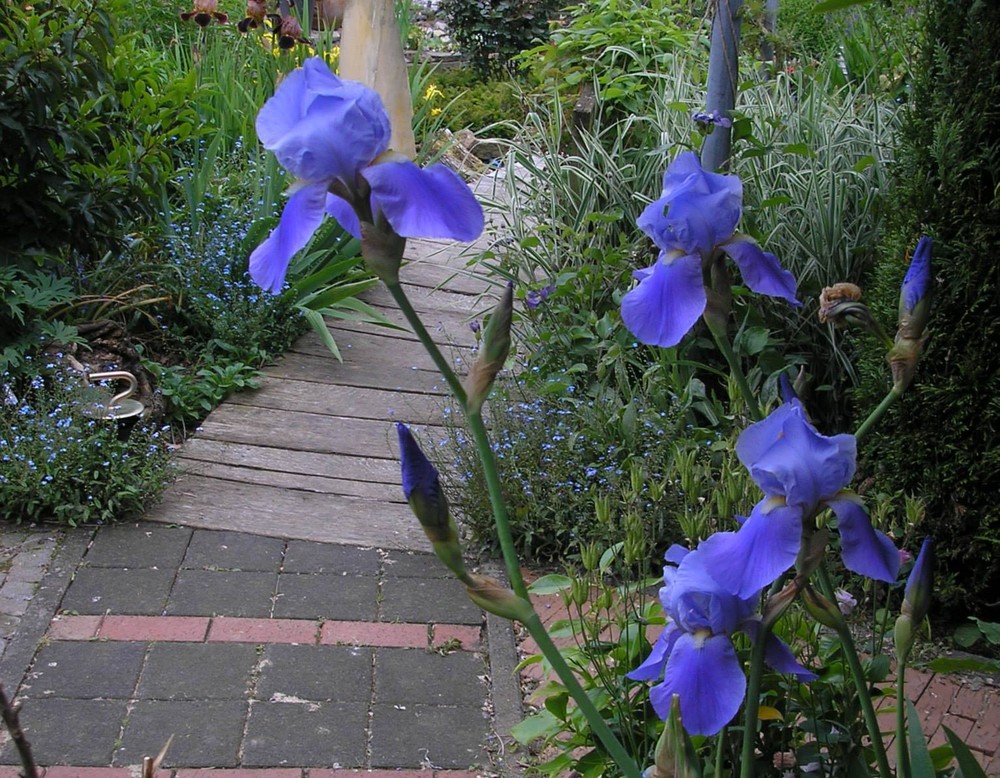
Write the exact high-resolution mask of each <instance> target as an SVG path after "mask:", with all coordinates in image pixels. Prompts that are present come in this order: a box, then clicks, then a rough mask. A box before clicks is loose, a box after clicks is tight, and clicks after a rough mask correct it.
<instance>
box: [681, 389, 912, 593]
mask: <svg viewBox="0 0 1000 778" xmlns="http://www.w3.org/2000/svg"><path fill="white" fill-rule="evenodd" d="M736 455H737V456H738V457H739V460H740V462H742V463H743V465H744V467H746V468H747V469H748V470H749V471H750V475H751V477H752V478H753V480H754V483H756V484H757V486H759V487H760V488H761V490H762V491H763V492H764V499H762V500H761V501H760V502H758V503H757V505H756V506H754V509H753V511H752V513H751V514H750V517H749V518H748V519H747V520H746V521H745V522H744V523H743V524H742V526H741V527H740V528H739V530H737V531H736V532H717V533H716V534H714V535H712V536H711V537H709V538H708V539H706V540H705V541H704V542H703V543H702V544H701V546H700V547H699V553H700V554H703V555H704V556H705V557H706V566H707V567H708V569H709V570H711V571H712V575H713V576H714V577H715V579H716V580H717V581H718V582H719V583H720V584H722V586H724V587H725V588H726V589H727V590H728V591H730V592H733V593H734V594H737V595H740V596H743V597H746V596H749V594H750V593H751V592H755V591H757V590H759V589H761V588H763V587H765V586H767V585H768V584H770V583H771V582H772V581H774V580H775V579H776V578H777V577H778V576H780V575H781V574H782V573H783V572H785V570H787V569H788V568H789V567H791V566H792V565H793V564H794V563H795V560H796V557H797V556H798V554H799V548H800V545H801V543H802V533H803V524H804V523H805V524H806V526H807V528H808V527H809V526H812V521H813V519H814V517H815V516H816V515H817V513H818V512H819V511H820V510H821V509H823V508H830V509H831V510H832V511H833V512H834V514H835V515H836V516H837V528H838V531H839V533H840V545H841V555H842V556H843V560H844V565H845V566H846V567H847V569H849V570H852V571H853V572H855V573H859V574H861V575H865V576H868V577H869V578H875V579H877V580H879V581H888V582H892V581H894V580H896V574H897V573H898V572H899V552H898V551H897V550H896V547H895V546H894V545H893V543H892V541H891V540H890V539H889V538H888V537H887V536H886V535H885V534H884V533H882V532H879V531H878V530H876V529H874V528H873V527H872V523H871V519H869V517H868V514H867V512H866V511H865V508H864V505H863V504H862V502H861V499H860V498H859V497H858V496H857V495H856V494H854V493H853V492H851V491H848V490H847V489H845V487H846V486H847V485H848V484H849V483H850V482H851V479H853V478H854V470H855V461H856V458H857V441H856V440H855V438H854V436H853V435H834V436H832V437H827V436H825V435H821V434H820V433H819V432H817V430H816V428H815V427H813V425H812V424H810V423H809V420H808V419H807V418H806V413H805V409H804V408H803V407H802V403H801V401H799V400H798V399H796V398H792V399H791V400H790V401H788V402H785V403H784V404H783V405H781V406H780V407H779V408H778V409H777V410H775V411H774V412H773V413H771V415H770V416H768V417H767V418H766V419H764V420H763V421H759V422H757V423H756V424H753V425H751V426H750V427H748V428H747V429H746V430H744V432H743V434H742V435H740V437H739V440H737V442H736Z"/></svg>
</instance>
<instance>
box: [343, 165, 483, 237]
mask: <svg viewBox="0 0 1000 778" xmlns="http://www.w3.org/2000/svg"><path fill="white" fill-rule="evenodd" d="M361 174H362V175H363V176H364V177H365V180H366V181H368V183H369V184H370V185H371V190H372V210H373V211H374V210H376V209H380V210H381V211H382V213H384V214H385V217H386V219H388V220H389V224H391V225H392V228H393V229H394V230H395V231H396V233H397V234H399V235H401V236H402V237H404V238H451V239H452V240H475V239H476V238H478V237H479V235H480V233H481V232H482V231H483V209H482V207H481V206H480V205H479V201H478V200H476V197H475V195H473V194H472V191H471V190H470V189H469V187H468V185H467V184H466V183H465V182H464V181H463V180H462V179H461V178H459V176H458V175H457V174H456V173H454V172H453V171H452V170H451V169H450V168H448V167H447V166H445V165H442V164H440V163H438V164H435V165H431V166H430V167H427V168H424V169H421V168H419V167H418V166H417V165H415V164H413V163H412V162H410V161H409V160H406V161H395V160H394V161H391V162H383V163H381V164H378V165H372V166H371V167H366V168H365V169H364V170H363V171H361Z"/></svg>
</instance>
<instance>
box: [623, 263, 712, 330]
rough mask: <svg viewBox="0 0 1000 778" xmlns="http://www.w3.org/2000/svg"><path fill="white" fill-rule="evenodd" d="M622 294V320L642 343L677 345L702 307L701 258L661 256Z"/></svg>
mask: <svg viewBox="0 0 1000 778" xmlns="http://www.w3.org/2000/svg"><path fill="white" fill-rule="evenodd" d="M649 270H650V271H651V272H650V273H648V274H647V275H645V277H644V278H642V280H641V281H640V282H639V285H638V286H636V287H635V288H634V289H632V290H631V291H629V292H628V293H627V294H626V295H625V296H624V297H623V298H622V321H623V322H624V323H625V326H626V327H628V329H629V331H630V332H631V333H632V334H633V335H635V337H636V338H638V339H639V340H640V341H642V342H643V343H646V344H648V345H651V346H661V347H663V348H667V347H670V346H676V345H677V344H678V343H679V342H680V340H681V338H683V337H684V335H686V334H687V332H688V330H690V329H691V327H693V326H694V324H695V322H696V321H698V317H699V316H701V314H702V312H704V310H705V302H706V297H705V287H704V286H703V285H702V278H701V259H700V258H699V257H698V256H696V255H693V254H692V255H689V256H684V257H680V258H679V259H674V260H672V261H670V262H669V263H667V262H664V261H663V260H659V261H657V263H656V264H655V265H654V266H653V267H652V268H649Z"/></svg>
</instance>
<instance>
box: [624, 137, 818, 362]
mask: <svg viewBox="0 0 1000 778" xmlns="http://www.w3.org/2000/svg"><path fill="white" fill-rule="evenodd" d="M742 210H743V184H742V183H741V182H740V179H739V178H738V177H737V176H726V175H720V174H718V173H709V172H706V171H705V170H703V169H702V167H701V162H700V161H699V160H698V155H697V154H695V153H694V152H693V151H687V152H684V153H683V154H680V155H679V156H678V157H677V158H676V159H675V160H674V161H673V162H672V163H671V164H670V166H669V167H668V168H667V172H666V173H665V174H664V176H663V194H662V196H661V197H660V199H658V200H657V201H656V202H654V203H651V204H650V205H649V206H647V207H646V209H645V210H644V211H643V212H642V215H641V216H640V217H639V219H638V222H637V224H638V225H639V227H640V229H642V231H643V232H645V233H646V234H647V235H649V237H650V238H652V239H653V242H654V243H655V244H656V246H657V248H659V249H660V253H659V256H658V258H657V261H656V264H654V265H652V266H651V267H648V268H645V269H643V270H637V271H636V272H635V273H634V276H635V277H636V278H637V279H638V280H639V284H638V286H636V287H635V288H634V289H632V290H631V291H630V292H628V293H627V294H626V295H625V297H624V298H623V299H622V320H623V321H624V322H625V326H626V327H628V329H629V331H630V332H632V334H633V335H635V336H636V337H637V338H638V339H639V340H641V341H642V342H643V343H646V344H649V345H652V346H662V347H668V346H675V345H677V343H679V342H680V340H681V338H683V337H684V335H685V334H686V333H687V332H688V330H690V329H691V327H693V326H694V324H695V322H696V321H698V317H699V316H701V314H702V313H703V312H704V310H705V305H706V303H707V297H706V294H705V287H704V281H703V273H702V268H703V266H704V265H705V263H707V262H709V261H710V259H711V257H712V255H713V254H714V253H715V251H716V249H720V250H722V251H724V252H725V253H726V254H728V255H729V256H730V257H731V258H732V259H733V261H734V262H736V264H737V266H738V267H739V269H740V273H742V275H743V281H744V282H745V283H746V285H747V286H748V287H750V289H752V290H753V291H755V292H759V293H761V294H766V295H771V296H773V297H780V298H782V299H784V300H787V301H788V302H789V303H791V304H792V305H799V304H800V303H799V301H798V300H797V299H796V298H795V277H794V276H793V275H792V274H791V273H789V272H788V271H787V270H784V269H783V268H782V267H781V265H780V264H779V263H778V259H777V257H775V256H774V255H773V254H768V253H767V252H765V251H762V250H761V248H760V246H758V245H757V244H756V243H755V242H754V240H753V239H752V238H750V237H749V236H747V235H740V234H736V233H735V230H736V224H737V222H739V220H740V216H741V214H742Z"/></svg>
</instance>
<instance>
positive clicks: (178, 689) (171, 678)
mask: <svg viewBox="0 0 1000 778" xmlns="http://www.w3.org/2000/svg"><path fill="white" fill-rule="evenodd" d="M258 659H259V657H258V654H257V647H256V646H254V645H253V644H250V643H154V644H153V646H152V648H150V650H149V656H148V657H147V659H146V665H145V667H144V668H143V671H142V680H141V681H140V682H139V688H138V690H137V692H136V696H137V697H139V698H141V699H146V700H243V699H246V697H247V696H248V694H249V692H250V684H251V678H252V676H253V671H254V668H255V667H256V665H257V662H258Z"/></svg>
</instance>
